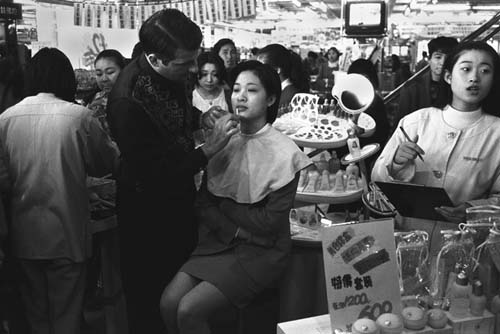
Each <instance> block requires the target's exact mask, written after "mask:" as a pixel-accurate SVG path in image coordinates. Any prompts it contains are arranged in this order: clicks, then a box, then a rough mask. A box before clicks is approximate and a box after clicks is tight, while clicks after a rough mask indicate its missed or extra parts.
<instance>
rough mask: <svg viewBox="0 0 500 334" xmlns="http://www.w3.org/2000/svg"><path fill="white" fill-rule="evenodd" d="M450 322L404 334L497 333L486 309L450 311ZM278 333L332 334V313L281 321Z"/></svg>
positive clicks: (490, 315)
mask: <svg viewBox="0 0 500 334" xmlns="http://www.w3.org/2000/svg"><path fill="white" fill-rule="evenodd" d="M447 315H448V317H449V323H448V325H446V327H445V328H443V329H433V328H431V327H429V326H426V327H425V328H424V329H422V330H419V331H412V330H408V329H405V330H404V331H403V334H470V333H474V334H495V325H494V321H495V316H494V315H493V314H491V312H489V311H487V310H485V311H484V314H483V316H480V317H477V316H472V315H470V316H467V317H465V318H461V319H457V318H454V317H453V316H451V315H450V314H449V313H448V312H447ZM276 333H277V334H332V330H331V324H330V315H329V314H323V315H320V316H316V317H310V318H305V319H299V320H294V321H288V322H283V323H279V324H278V325H277V331H276Z"/></svg>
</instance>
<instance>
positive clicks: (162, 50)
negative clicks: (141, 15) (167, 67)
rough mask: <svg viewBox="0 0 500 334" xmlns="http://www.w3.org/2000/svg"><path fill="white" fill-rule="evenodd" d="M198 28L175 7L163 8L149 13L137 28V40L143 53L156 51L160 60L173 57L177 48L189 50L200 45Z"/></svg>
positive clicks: (201, 37)
mask: <svg viewBox="0 0 500 334" xmlns="http://www.w3.org/2000/svg"><path fill="white" fill-rule="evenodd" d="M202 39H203V35H202V33H201V30H200V28H199V27H198V26H197V25H196V23H194V22H193V21H191V20H190V19H189V18H188V17H187V16H186V15H184V14H183V13H182V12H180V11H178V10H177V9H163V10H161V11H159V12H156V13H154V14H153V15H151V16H150V17H149V18H148V19H147V20H146V21H145V22H144V23H143V24H142V26H141V29H140V30H139V40H140V42H141V45H142V49H143V50H144V52H145V53H156V54H157V55H158V57H159V58H160V59H162V60H166V61H170V60H172V59H174V58H175V52H176V51H177V50H178V49H181V48H182V49H186V50H189V51H193V50H197V49H199V47H200V44H201V40H202Z"/></svg>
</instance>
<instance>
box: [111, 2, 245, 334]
mask: <svg viewBox="0 0 500 334" xmlns="http://www.w3.org/2000/svg"><path fill="white" fill-rule="evenodd" d="M139 39H140V43H141V46H142V48H143V53H142V54H141V55H140V56H138V57H137V58H135V59H134V60H132V62H131V63H130V64H129V65H128V66H127V67H126V68H125V69H124V70H123V71H122V72H121V73H120V77H119V78H118V80H117V82H116V84H115V86H114V87H113V90H112V92H111V94H110V96H109V100H108V110H107V112H108V122H109V125H110V129H111V132H112V134H113V136H114V138H115V139H116V142H117V144H118V147H119V149H120V151H121V167H120V172H119V175H118V176H117V180H118V193H117V209H118V224H119V231H120V244H121V272H122V280H123V285H124V291H125V297H126V300H127V312H128V318H129V330H130V333H131V334H137V333H162V327H163V325H162V321H161V318H160V313H159V300H160V296H161V293H162V291H163V289H164V287H165V286H166V285H167V284H168V283H169V281H170V280H171V278H172V277H173V275H174V274H175V273H176V272H177V270H178V269H179V268H180V266H181V265H182V264H183V263H184V262H185V260H186V259H187V258H188V257H189V255H190V253H191V252H192V250H193V248H194V246H195V245H196V235H197V227H196V226H195V222H194V212H193V211H194V210H193V205H194V198H195V185H194V182H193V176H194V175H195V174H196V173H198V172H199V171H200V169H202V168H203V167H204V166H205V165H206V163H207V160H208V159H209V158H210V157H211V156H213V155H214V154H215V153H216V152H218V151H219V150H220V149H222V148H223V147H224V146H225V145H226V144H227V142H228V140H229V138H230V137H231V136H232V135H233V134H234V133H236V131H237V122H236V118H235V116H233V115H231V114H227V115H224V116H222V117H220V118H218V119H217V121H215V125H214V128H213V130H212V131H211V132H210V133H211V134H210V136H208V137H207V140H206V143H205V144H204V145H203V146H202V147H199V148H197V149H194V142H193V131H194V130H196V129H197V128H198V126H199V124H200V116H199V114H196V112H195V111H193V109H192V108H191V105H190V102H189V99H188V98H187V91H186V81H187V78H188V74H189V73H190V72H196V68H197V65H196V58H197V57H198V54H199V49H200V43H201V40H202V34H201V31H200V29H199V27H198V26H197V25H196V24H195V23H193V22H192V21H191V20H189V18H187V17H186V16H185V15H184V14H182V13H181V12H180V11H177V10H174V9H165V10H162V11H159V12H157V13H155V14H153V15H152V16H151V17H150V18H149V19H148V20H147V21H146V22H144V24H143V25H142V27H141V29H140V32H139ZM207 119H208V118H207ZM207 123H208V122H207ZM211 124H213V122H212V123H211Z"/></svg>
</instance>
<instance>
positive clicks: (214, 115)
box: [201, 106, 228, 130]
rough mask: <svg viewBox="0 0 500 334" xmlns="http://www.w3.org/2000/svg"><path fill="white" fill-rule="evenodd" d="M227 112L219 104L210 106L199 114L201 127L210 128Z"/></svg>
mask: <svg viewBox="0 0 500 334" xmlns="http://www.w3.org/2000/svg"><path fill="white" fill-rule="evenodd" d="M227 113H228V111H225V110H223V109H222V108H221V107H219V106H213V107H210V109H208V110H207V111H206V112H204V113H203V114H202V115H201V127H202V128H203V129H205V130H212V129H213V128H214V126H215V122H217V120H218V119H219V118H221V117H222V116H224V115H225V114H227Z"/></svg>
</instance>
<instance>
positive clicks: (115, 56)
mask: <svg viewBox="0 0 500 334" xmlns="http://www.w3.org/2000/svg"><path fill="white" fill-rule="evenodd" d="M103 58H106V59H111V60H112V61H113V62H114V63H115V64H116V65H118V67H119V68H121V69H123V68H124V67H125V58H124V57H123V56H122V54H121V53H120V52H119V51H117V50H114V49H107V50H103V51H101V52H99V54H98V55H97V57H95V60H94V66H95V64H97V61H98V60H100V59H103Z"/></svg>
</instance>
